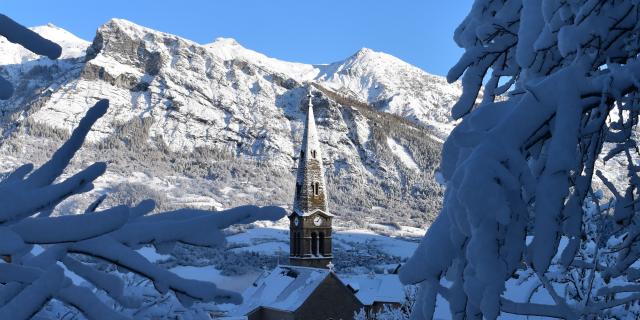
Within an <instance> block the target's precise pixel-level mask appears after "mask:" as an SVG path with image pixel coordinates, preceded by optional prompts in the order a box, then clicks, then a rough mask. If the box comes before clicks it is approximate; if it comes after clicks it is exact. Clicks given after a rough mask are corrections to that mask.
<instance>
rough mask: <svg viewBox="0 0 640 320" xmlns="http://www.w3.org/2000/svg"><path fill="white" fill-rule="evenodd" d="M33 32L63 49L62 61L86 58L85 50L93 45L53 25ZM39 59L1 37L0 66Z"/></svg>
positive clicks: (37, 28) (34, 29)
mask: <svg viewBox="0 0 640 320" xmlns="http://www.w3.org/2000/svg"><path fill="white" fill-rule="evenodd" d="M31 30H33V31H35V32H37V33H38V34H40V35H41V36H43V37H44V38H46V39H49V40H51V41H53V42H55V43H57V44H59V45H60V46H61V47H62V54H61V55H60V59H68V58H77V57H81V56H84V54H85V50H86V49H87V47H89V45H90V44H91V42H89V41H86V40H82V39H80V38H78V37H76V36H75V35H73V34H72V33H70V32H68V31H66V30H64V29H62V28H59V27H56V26H55V25H53V24H48V25H44V26H38V27H33V28H31ZM38 58H39V57H38V55H36V54H34V53H32V52H31V51H29V50H27V49H25V48H23V47H21V46H19V45H17V44H14V43H11V42H9V41H8V40H7V39H6V38H4V37H0V65H9V64H20V63H23V62H25V61H30V60H35V59H38Z"/></svg>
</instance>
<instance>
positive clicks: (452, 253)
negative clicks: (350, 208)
mask: <svg viewBox="0 0 640 320" xmlns="http://www.w3.org/2000/svg"><path fill="white" fill-rule="evenodd" d="M639 11H640V8H639V7H638V6H637V4H636V3H635V2H634V1H573V2H564V1H541V0H540V1H539V0H534V1H520V0H500V1H494V0H476V1H475V3H474V5H473V8H472V9H471V12H470V13H469V15H468V16H467V18H466V19H465V20H464V21H463V23H462V24H461V25H460V26H459V27H458V29H457V30H456V33H455V36H454V39H455V40H456V42H457V43H458V44H459V45H460V46H461V47H463V48H464V49H465V53H464V55H463V56H462V57H461V58H460V60H459V62H458V63H457V64H456V65H455V66H454V67H453V68H452V69H451V71H450V72H449V74H448V80H449V81H454V80H456V79H458V78H460V77H462V84H463V89H464V90H463V94H462V97H461V98H460V100H459V101H458V103H456V105H454V106H453V108H452V116H453V117H454V118H461V119H462V121H461V122H460V124H459V125H458V126H457V127H456V128H455V129H454V130H453V132H452V133H451V135H450V136H449V138H448V139H447V141H446V142H445V144H444V147H443V151H442V164H441V173H442V175H443V177H444V178H445V179H446V180H447V190H446V192H445V198H444V206H443V208H442V211H441V212H440V215H439V216H438V217H437V219H436V221H435V222H434V223H433V224H432V225H431V226H430V228H429V229H428V230H427V233H426V235H425V238H424V239H423V241H422V243H421V244H420V246H419V248H418V250H417V251H416V253H415V254H414V256H413V257H412V258H411V259H410V260H409V261H408V263H407V264H406V265H405V266H404V267H403V268H402V270H401V279H402V281H404V282H405V283H420V284H421V285H420V288H421V292H420V296H419V299H418V305H420V308H419V309H418V312H419V314H418V317H419V318H420V317H424V318H431V317H432V316H433V313H434V312H435V308H436V304H435V301H436V297H437V295H438V294H439V293H438V291H439V289H438V287H439V286H440V285H441V281H442V280H443V278H446V280H447V281H449V282H451V283H452V286H451V288H449V289H448V291H447V297H446V298H445V299H446V300H448V302H449V306H450V310H449V311H450V313H451V314H452V315H456V317H464V316H466V317H478V316H480V315H481V316H483V317H486V318H488V319H495V318H497V317H498V316H499V315H500V313H501V312H510V313H518V314H530V315H542V314H546V315H547V316H553V317H561V318H575V317H576V316H586V315H600V314H601V313H602V312H604V311H605V310H606V309H611V308H615V307H616V306H618V305H620V303H622V302H624V301H627V302H628V301H631V300H628V299H627V298H625V299H621V300H616V299H613V300H611V301H610V302H608V303H605V302H603V301H602V297H600V296H598V295H596V294H595V291H596V290H598V287H599V286H602V282H603V281H611V280H612V279H616V281H627V280H626V278H625V277H626V276H627V275H628V274H629V272H631V270H634V268H632V265H633V263H634V262H636V261H638V259H639V258H640V243H638V239H640V237H638V235H640V227H638V226H640V217H637V215H636V212H638V210H639V209H640V207H638V201H637V199H638V186H640V178H639V177H638V175H637V172H638V171H639V170H638V165H637V163H635V162H637V160H636V159H638V151H637V149H636V143H635V141H634V140H633V139H634V138H635V136H636V135H635V134H634V130H635V126H636V124H637V122H638V114H639V111H640V104H639V103H638V101H639V100H638V96H637V92H638V88H639V87H640V81H638V78H637V75H638V74H640V60H639V59H638V57H637V56H638V53H640V42H638V41H637V39H638V31H639V30H638V25H640V20H639V19H640V18H639V17H640V15H638V14H637V12H639ZM489 72H490V73H489ZM483 79H487V82H485V83H483ZM507 84H509V85H508V86H509V88H505V87H504V86H505V85H507ZM482 88H484V90H485V91H484V95H485V97H484V99H483V101H482V102H481V103H479V104H476V97H477V96H478V94H479V90H481V89H482ZM505 90H508V91H507V92H506V94H504V96H503V97H502V98H500V99H497V97H498V96H499V95H500V94H501V92H505ZM498 100H500V101H498ZM608 143H611V144H615V146H614V147H613V148H611V149H610V151H603V148H604V147H605V146H606V145H605V144H608ZM601 153H604V154H603V156H604V159H605V160H608V159H610V158H612V157H621V156H626V159H625V160H626V162H627V171H628V174H627V177H628V185H627V186H625V189H621V190H620V191H618V188H617V187H616V186H614V185H613V183H611V182H609V181H608V180H607V179H606V178H604V177H603V175H602V174H598V175H599V176H601V177H602V178H603V179H602V180H603V181H604V184H605V185H606V186H607V187H608V188H609V189H611V191H612V193H613V195H614V197H615V201H614V202H613V204H612V206H613V214H612V215H610V214H607V213H605V214H603V213H602V211H601V210H592V209H587V208H586V207H585V206H586V205H590V203H591V202H592V201H596V202H597V201H598V199H597V197H596V196H594V194H593V192H592V191H591V190H592V181H593V174H594V172H595V171H596V169H595V168H596V160H597V159H598V157H599V156H600V154H601ZM588 198H589V199H590V200H588ZM594 212H597V213H594ZM624 235H627V236H626V237H625V236H624ZM621 238H622V241H618V240H620V239H621ZM561 240H564V241H566V242H565V243H566V244H564V245H561V242H562V241H561ZM616 246H621V247H622V249H618V250H617V251H616V250H615V247H616ZM601 248H602V250H601ZM593 266H598V267H597V268H595V269H594V267H593ZM525 270H530V271H532V272H533V273H534V274H537V275H538V276H539V277H540V279H541V280H542V282H543V287H544V291H545V294H546V295H547V297H548V298H549V299H552V300H553V301H554V302H555V304H556V305H553V306H544V305H540V304H536V303H533V302H519V301H512V300H511V299H510V297H509V296H505V294H508V292H509V289H510V287H509V286H511V283H512V282H513V280H512V277H513V276H514V275H516V274H518V273H519V272H522V271H525ZM585 270H591V271H589V272H585ZM568 283H573V284H575V285H573V287H572V288H568V285H567V284H568ZM558 288H562V290H569V291H568V293H567V292H565V294H560V293H559V292H557V290H559V289H558ZM627 288H630V287H627ZM454 293H455V294H454ZM440 295H441V296H444V295H442V294H440ZM633 296H634V295H631V297H633Z"/></svg>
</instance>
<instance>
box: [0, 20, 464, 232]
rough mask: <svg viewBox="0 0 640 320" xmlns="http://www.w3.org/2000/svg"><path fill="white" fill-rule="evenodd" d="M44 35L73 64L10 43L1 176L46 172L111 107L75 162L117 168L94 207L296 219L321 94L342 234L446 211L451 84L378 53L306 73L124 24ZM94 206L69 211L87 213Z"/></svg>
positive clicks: (0, 119)
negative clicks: (299, 179)
mask: <svg viewBox="0 0 640 320" xmlns="http://www.w3.org/2000/svg"><path fill="white" fill-rule="evenodd" d="M33 30H35V31H36V32H38V33H40V34H42V35H43V36H45V37H47V38H49V39H51V40H53V41H56V42H57V43H59V44H60V45H61V46H62V47H63V55H62V57H61V59H60V60H57V61H50V60H48V59H47V58H40V57H36V56H34V55H32V54H30V53H27V52H26V51H24V50H23V49H20V48H19V47H17V46H14V45H13V44H11V43H8V42H7V41H6V40H0V55H1V56H2V58H1V59H2V60H0V62H1V63H2V67H0V73H1V74H2V75H3V76H5V77H7V78H8V79H10V80H11V81H12V82H13V83H14V84H15V90H16V92H15V94H14V96H13V97H12V98H11V100H8V101H3V102H0V110H2V114H1V116H0V127H1V129H2V133H3V136H4V137H5V139H4V140H3V141H2V145H1V146H0V149H1V154H2V158H3V159H2V168H1V169H2V170H3V171H6V170H8V169H10V168H12V167H15V166H16V165H18V164H19V163H22V162H26V161H29V162H36V163H39V162H41V161H43V160H44V159H45V157H46V156H48V155H49V154H50V152H51V150H53V148H54V147H55V146H57V145H59V144H60V143H61V141H62V139H64V138H65V137H66V136H67V135H68V134H69V132H70V130H71V129H72V128H73V127H74V126H75V125H76V124H77V123H78V121H79V120H80V118H81V117H82V116H83V115H84V113H85V112H86V110H87V109H88V108H89V106H90V105H92V104H93V103H95V101H97V100H98V99H100V98H107V99H109V100H110V104H111V107H110V109H109V111H108V112H107V114H106V115H105V116H104V117H103V118H102V119H100V120H99V121H98V122H97V123H96V124H95V125H94V127H93V130H92V131H91V132H90V133H89V137H88V138H89V141H90V142H91V143H90V144H89V145H87V146H86V147H84V148H83V150H82V151H83V152H82V153H81V154H79V155H78V157H77V162H78V163H84V162H88V161H94V160H103V161H109V171H108V173H107V175H106V177H107V179H104V180H102V181H100V182H98V183H97V185H96V189H95V191H94V192H93V194H94V195H95V194H96V193H109V195H110V198H111V199H113V201H114V203H115V201H116V200H117V201H120V202H127V201H137V200H138V198H143V197H153V198H156V199H158V200H159V202H160V205H161V207H162V206H165V207H176V206H193V207H206V208H211V207H215V208H222V207H228V206H232V205H237V204H241V203H255V204H262V203H272V204H273V203H276V204H282V205H290V202H291V201H292V197H293V181H294V178H293V172H294V171H295V170H294V168H293V167H294V166H295V163H296V162H295V160H296V156H297V153H298V148H299V143H300V139H301V135H302V129H303V119H304V110H305V109H304V106H305V105H306V100H305V99H306V98H305V95H306V93H307V92H308V90H309V89H310V88H312V91H313V95H314V97H313V103H314V106H315V109H316V121H317V123H318V131H319V135H320V140H321V143H322V144H323V146H322V147H323V155H324V162H325V166H326V168H327V175H328V177H327V182H328V186H329V192H330V194H329V202H330V203H329V207H330V210H331V211H333V212H334V213H336V214H337V215H338V216H343V217H344V218H345V219H343V220H345V221H346V220H358V221H360V222H363V221H365V222H366V221H369V222H372V221H387V220H398V219H400V220H401V221H402V220H404V221H409V218H411V220H412V222H413V223H415V222H418V223H427V222H428V221H430V220H431V219H432V217H433V216H434V215H435V213H436V212H437V210H438V208H439V202H440V198H441V195H442V188H441V187H440V186H439V185H438V184H437V183H436V182H435V181H434V179H433V174H434V170H435V168H437V166H438V163H439V152H440V139H441V138H443V137H444V136H446V134H447V133H448V131H449V130H450V128H451V127H452V126H453V123H452V121H451V119H450V118H449V116H448V113H449V109H450V106H451V104H452V103H453V102H454V101H455V100H456V98H457V97H458V96H459V94H460V92H461V90H460V87H459V85H457V84H454V85H449V84H447V83H446V81H445V79H444V78H441V77H437V76H433V75H429V74H427V73H425V72H424V71H422V70H420V69H418V68H416V67H413V66H411V65H409V64H407V63H405V62H403V61H401V60H399V59H397V58H395V57H392V56H390V55H387V54H384V53H379V52H375V51H372V50H370V49H361V50H359V51H358V52H357V53H355V54H354V55H353V56H351V57H348V58H347V59H345V60H344V61H339V62H335V63H332V64H328V65H309V64H302V63H293V62H285V61H280V60H277V59H273V58H269V57H267V56H265V55H263V54H260V53H258V52H255V51H252V50H249V49H246V48H244V47H242V46H241V45H240V44H238V43H237V42H236V41H234V40H232V39H223V38H220V39H217V40H216V41H215V42H213V43H211V44H206V45H200V44H198V43H195V42H193V41H189V40H186V39H183V38H180V37H178V36H175V35H171V34H166V33H161V32H158V31H154V30H151V29H148V28H144V27H141V26H138V25H136V24H133V23H131V22H128V21H125V20H119V19H113V20H111V21H109V22H107V23H106V24H104V25H103V26H101V27H100V28H99V29H98V30H97V33H96V36H95V38H94V39H93V42H92V43H88V42H86V41H84V40H82V39H79V38H77V37H75V36H74V35H72V34H71V33H69V32H67V31H65V30H62V29H60V28H57V27H55V26H52V25H47V26H42V27H35V28H33ZM83 201H84V202H88V201H90V199H80V200H76V201H75V202H70V203H69V204H68V206H66V207H64V209H65V210H69V211H74V210H82V209H83V208H82V205H83V204H84V202H83ZM107 204H108V202H107ZM391 216H393V217H394V218H393V219H392V218H391Z"/></svg>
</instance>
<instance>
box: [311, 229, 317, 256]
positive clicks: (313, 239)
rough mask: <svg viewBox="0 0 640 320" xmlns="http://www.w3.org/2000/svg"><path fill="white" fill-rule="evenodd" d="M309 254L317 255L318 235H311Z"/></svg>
mask: <svg viewBox="0 0 640 320" xmlns="http://www.w3.org/2000/svg"><path fill="white" fill-rule="evenodd" d="M311 254H318V235H317V234H316V233H315V232H312V233H311Z"/></svg>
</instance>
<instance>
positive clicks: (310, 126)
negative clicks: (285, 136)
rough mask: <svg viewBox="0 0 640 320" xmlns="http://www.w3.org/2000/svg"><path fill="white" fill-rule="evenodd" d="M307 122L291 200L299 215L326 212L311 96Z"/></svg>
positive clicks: (309, 97)
mask: <svg viewBox="0 0 640 320" xmlns="http://www.w3.org/2000/svg"><path fill="white" fill-rule="evenodd" d="M307 98H308V99H309V102H308V103H309V105H308V108H307V121H306V123H305V128H304V136H303V138H302V148H301V150H300V157H299V158H298V174H297V177H296V194H295V198H294V200H293V211H295V212H297V213H298V214H300V215H305V214H308V213H311V212H313V211H315V210H320V211H323V212H325V213H326V212H327V197H326V192H325V184H324V167H323V166H322V153H321V152H320V142H319V141H318V131H317V129H316V121H315V119H314V116H313V96H312V95H311V93H309V94H308V95H307Z"/></svg>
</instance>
